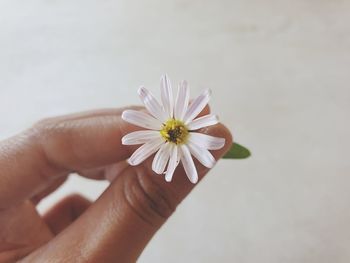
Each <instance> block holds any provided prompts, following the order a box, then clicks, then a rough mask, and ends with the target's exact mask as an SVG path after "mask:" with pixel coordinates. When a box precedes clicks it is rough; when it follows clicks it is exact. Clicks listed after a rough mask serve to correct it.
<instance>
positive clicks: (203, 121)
mask: <svg viewBox="0 0 350 263" xmlns="http://www.w3.org/2000/svg"><path fill="white" fill-rule="evenodd" d="M218 123H219V118H218V116H216V115H212V114H210V115H205V116H203V117H200V118H198V119H195V120H193V121H191V122H190V123H189V124H187V127H188V129H190V130H192V131H193V130H198V129H201V128H204V127H208V126H212V125H215V124H218Z"/></svg>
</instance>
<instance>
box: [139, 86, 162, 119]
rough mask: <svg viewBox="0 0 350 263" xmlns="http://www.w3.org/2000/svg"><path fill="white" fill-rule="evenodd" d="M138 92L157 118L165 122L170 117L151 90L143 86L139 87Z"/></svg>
mask: <svg viewBox="0 0 350 263" xmlns="http://www.w3.org/2000/svg"><path fill="white" fill-rule="evenodd" d="M138 93H139V96H140V98H141V100H142V102H143V104H144V105H145V107H146V108H147V110H148V111H149V112H150V113H151V114H152V115H153V116H154V117H155V118H156V119H158V120H160V121H161V122H165V121H166V120H167V119H168V118H167V117H166V114H165V112H164V110H163V109H162V107H161V106H160V104H159V102H158V101H157V100H156V98H155V97H154V96H153V95H152V93H151V92H149V91H148V90H147V89H146V88H145V87H141V88H139V90H138Z"/></svg>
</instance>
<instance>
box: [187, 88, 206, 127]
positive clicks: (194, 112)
mask: <svg viewBox="0 0 350 263" xmlns="http://www.w3.org/2000/svg"><path fill="white" fill-rule="evenodd" d="M210 96H211V91H210V90H209V89H207V90H205V91H204V92H203V93H202V94H201V95H199V96H198V97H197V98H196V99H195V100H194V101H192V103H191V104H190V106H189V108H188V110H187V112H186V114H185V118H184V121H185V124H188V123H190V122H191V121H192V120H193V119H194V118H196V117H197V116H198V114H199V113H200V112H201V111H202V110H203V109H204V108H205V106H206V105H207V104H208V102H209V100H210Z"/></svg>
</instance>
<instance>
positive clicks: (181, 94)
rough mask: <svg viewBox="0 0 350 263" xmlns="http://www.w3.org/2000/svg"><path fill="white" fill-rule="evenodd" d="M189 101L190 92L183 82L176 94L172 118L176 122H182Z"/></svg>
mask: <svg viewBox="0 0 350 263" xmlns="http://www.w3.org/2000/svg"><path fill="white" fill-rule="evenodd" d="M189 101H190V90H189V88H188V86H187V82H186V81H185V80H184V81H182V82H181V83H180V84H179V89H178V92H177V97H176V102H175V109H174V111H175V112H174V116H175V119H177V120H183V118H184V115H185V113H186V111H187V108H188V103H189Z"/></svg>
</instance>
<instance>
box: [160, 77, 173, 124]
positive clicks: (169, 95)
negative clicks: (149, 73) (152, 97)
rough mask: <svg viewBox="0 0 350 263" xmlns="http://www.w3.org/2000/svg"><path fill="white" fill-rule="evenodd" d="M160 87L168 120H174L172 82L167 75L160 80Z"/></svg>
mask: <svg viewBox="0 0 350 263" xmlns="http://www.w3.org/2000/svg"><path fill="white" fill-rule="evenodd" d="M160 87H161V97H162V103H163V108H164V110H165V112H166V114H167V116H168V118H169V119H170V118H173V117H174V114H173V112H174V96H173V89H172V87H171V82H170V80H169V78H168V76H167V75H166V74H165V75H164V76H162V78H161V80H160Z"/></svg>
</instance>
